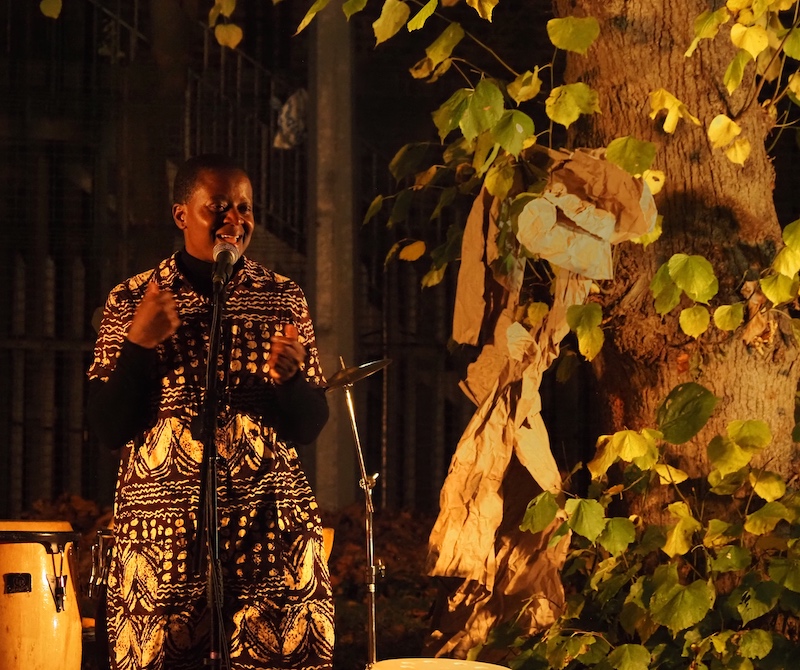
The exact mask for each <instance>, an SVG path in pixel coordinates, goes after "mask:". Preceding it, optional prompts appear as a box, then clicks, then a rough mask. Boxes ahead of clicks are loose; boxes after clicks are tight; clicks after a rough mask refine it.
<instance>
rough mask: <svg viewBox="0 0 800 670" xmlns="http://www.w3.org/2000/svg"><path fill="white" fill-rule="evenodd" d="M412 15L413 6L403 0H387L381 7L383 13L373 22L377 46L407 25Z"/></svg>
mask: <svg viewBox="0 0 800 670" xmlns="http://www.w3.org/2000/svg"><path fill="white" fill-rule="evenodd" d="M410 15H411V8H410V7H409V6H408V4H407V3H405V2H401V0H386V2H384V3H383V8H382V9H381V15H380V16H379V17H378V19H377V20H376V21H375V22H374V23H373V24H372V31H373V32H374V33H375V46H377V45H379V44H380V43H381V42H385V41H386V40H388V39H389V38H390V37H393V36H394V35H396V34H397V32H398V31H399V30H400V28H402V27H403V26H404V25H406V21H408V17H409V16H410Z"/></svg>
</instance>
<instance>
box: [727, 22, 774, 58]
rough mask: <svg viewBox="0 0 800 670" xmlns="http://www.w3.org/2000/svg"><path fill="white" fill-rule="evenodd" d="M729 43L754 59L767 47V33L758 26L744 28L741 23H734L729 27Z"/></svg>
mask: <svg viewBox="0 0 800 670" xmlns="http://www.w3.org/2000/svg"><path fill="white" fill-rule="evenodd" d="M731 42H733V43H734V44H735V45H736V46H737V47H739V48H740V49H744V50H745V51H746V52H747V53H749V54H750V55H751V56H752V57H753V58H755V57H756V56H758V54H760V53H761V52H762V51H764V49H766V48H767V47H768V46H769V37H768V35H767V31H766V30H764V28H763V27H761V26H759V25H755V26H750V27H745V26H743V25H742V24H741V23H734V24H733V26H732V27H731Z"/></svg>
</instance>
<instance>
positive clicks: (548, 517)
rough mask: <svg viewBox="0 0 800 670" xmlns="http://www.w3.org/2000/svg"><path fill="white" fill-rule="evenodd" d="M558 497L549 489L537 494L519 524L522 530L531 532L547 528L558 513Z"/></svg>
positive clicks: (538, 531)
mask: <svg viewBox="0 0 800 670" xmlns="http://www.w3.org/2000/svg"><path fill="white" fill-rule="evenodd" d="M558 509H559V508H558V503H557V502H556V497H555V496H554V495H553V494H552V493H550V492H549V491H544V492H543V493H540V494H539V495H538V496H536V497H535V498H534V499H533V500H532V501H531V502H530V503H528V507H527V509H526V510H525V516H524V517H523V519H522V523H521V524H520V526H519V529H520V530H523V531H524V530H527V531H530V532H531V533H540V532H541V531H543V530H544V529H545V528H547V527H548V526H549V525H550V524H551V523H553V519H555V518H556V514H557V513H558Z"/></svg>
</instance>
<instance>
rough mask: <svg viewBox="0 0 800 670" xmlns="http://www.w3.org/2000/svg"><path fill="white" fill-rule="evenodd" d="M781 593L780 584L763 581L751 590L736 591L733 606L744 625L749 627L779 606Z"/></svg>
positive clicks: (733, 596) (732, 597)
mask: <svg viewBox="0 0 800 670" xmlns="http://www.w3.org/2000/svg"><path fill="white" fill-rule="evenodd" d="M781 591H782V588H781V586H780V585H779V584H776V583H775V582H768V581H762V582H759V583H757V584H755V586H753V587H751V588H749V589H744V590H742V591H739V590H737V591H734V592H733V593H732V594H731V604H735V606H736V609H737V611H738V612H739V616H741V617H742V623H743V624H744V625H747V624H748V623H750V622H751V621H753V620H754V619H758V618H759V617H762V616H764V615H765V614H767V613H768V612H770V611H771V610H773V609H774V608H775V606H776V605H777V604H778V599H779V597H780V594H781Z"/></svg>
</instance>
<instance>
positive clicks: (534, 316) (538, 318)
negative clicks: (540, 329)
mask: <svg viewBox="0 0 800 670" xmlns="http://www.w3.org/2000/svg"><path fill="white" fill-rule="evenodd" d="M549 312H550V308H549V307H548V306H547V303H544V302H532V303H531V304H530V305H528V308H527V311H526V318H527V319H528V323H530V324H531V327H532V328H536V327H537V326H538V325H539V324H540V323H541V322H542V321H544V318H545V317H546V316H547V315H548V313H549Z"/></svg>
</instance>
